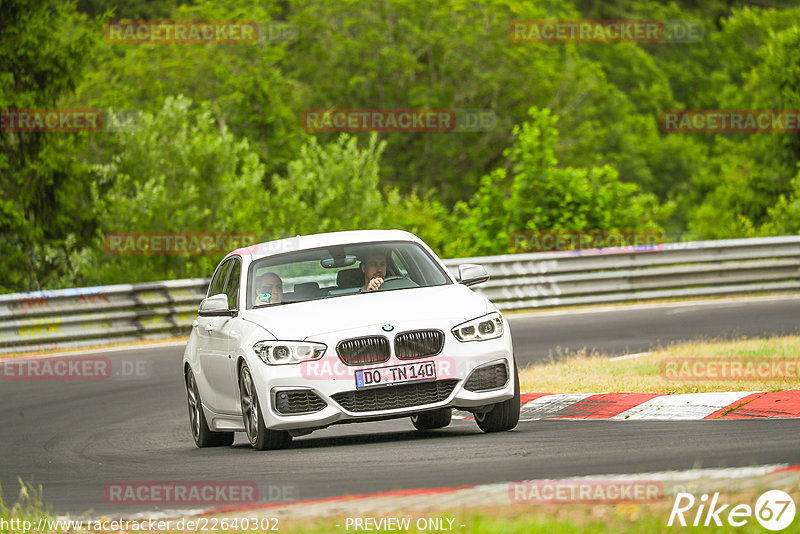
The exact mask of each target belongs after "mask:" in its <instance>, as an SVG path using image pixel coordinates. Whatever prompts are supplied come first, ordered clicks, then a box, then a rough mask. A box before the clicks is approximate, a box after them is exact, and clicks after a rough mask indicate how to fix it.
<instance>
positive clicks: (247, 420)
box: [239, 363, 292, 451]
mask: <svg viewBox="0 0 800 534" xmlns="http://www.w3.org/2000/svg"><path fill="white" fill-rule="evenodd" d="M239 398H240V400H241V404H242V418H243V419H244V429H245V433H246V434H247V439H248V441H250V445H252V446H253V448H254V449H255V450H257V451H266V450H275V449H285V448H286V447H288V446H289V445H291V443H292V436H291V435H290V434H289V433H288V432H286V431H285V430H269V429H268V428H267V427H265V426H264V418H263V417H262V416H261V406H260V404H259V402H258V393H257V392H256V386H255V384H254V383H253V377H252V376H251V375H250V369H248V368H247V364H246V363H243V364H242V367H241V368H240V369H239Z"/></svg>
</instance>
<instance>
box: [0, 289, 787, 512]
mask: <svg viewBox="0 0 800 534" xmlns="http://www.w3.org/2000/svg"><path fill="white" fill-rule="evenodd" d="M798 317H800V298H791V299H771V300H753V301H737V302H717V303H713V302H712V303H703V304H699V305H697V304H692V305H679V306H674V305H670V306H664V307H659V308H653V309H648V310H643V309H639V310H625V309H621V310H617V311H612V312H603V313H598V312H592V313H585V312H582V313H571V314H560V315H545V316H540V317H534V316H530V315H529V316H524V317H516V318H513V319H512V322H511V324H512V329H513V332H514V343H515V351H516V354H517V359H518V361H519V362H520V364H522V365H524V364H525V363H529V362H531V361H534V360H540V359H544V358H547V357H548V353H549V351H550V350H552V349H553V348H554V347H555V346H556V345H561V346H566V347H570V348H581V347H583V346H587V347H589V348H590V349H591V348H599V349H601V350H603V351H608V352H610V353H612V354H622V353H624V352H636V351H642V350H647V349H648V348H650V345H651V344H654V343H661V344H666V343H669V342H670V341H674V340H677V339H691V338H694V337H697V336H706V337H714V336H728V337H730V336H736V335H748V336H751V337H752V336H755V335H760V334H763V333H769V332H780V333H792V332H797V331H798V329H800V324H799V322H798V320H797V318H798ZM182 351H183V349H182V348H181V347H168V348H164V347H161V348H138V349H135V350H130V351H119V352H109V353H107V355H108V357H110V358H111V359H112V362H113V366H112V367H114V368H117V369H120V368H121V367H120V366H121V365H123V363H122V362H123V361H127V362H129V363H130V362H132V361H133V362H139V363H138V365H141V366H142V367H140V369H144V370H146V374H147V377H146V378H141V377H138V378H127V379H126V378H121V377H112V378H111V379H108V380H96V381H69V380H67V381H53V380H1V381H0V425H1V428H2V431H0V432H1V437H0V484H2V489H3V495H4V498H5V501H6V503H9V502H13V501H14V500H15V498H16V495H17V491H18V488H19V484H18V482H17V479H18V478H22V479H23V480H25V481H27V482H33V483H35V484H41V485H42V487H43V489H44V498H45V500H46V501H47V502H48V503H50V504H52V505H53V507H54V508H55V511H56V512H59V513H71V514H81V513H84V512H89V513H90V514H91V515H93V516H94V515H97V514H100V513H104V514H112V513H113V514H117V515H119V514H131V513H135V512H141V511H144V510H152V509H157V508H158V507H155V506H146V505H142V506H119V505H109V504H107V503H106V502H105V498H104V487H105V486H106V484H109V483H115V482H130V481H240V482H253V483H256V484H257V485H258V486H259V488H260V490H259V491H260V494H261V495H263V496H266V495H268V494H269V491H270V489H269V487H270V486H271V487H272V488H273V490H275V492H274V494H275V495H277V494H279V493H280V492H283V495H288V496H290V497H291V498H294V499H314V498H321V497H330V496H338V495H346V494H359V493H370V492H376V491H388V490H394V489H406V488H424V487H440V486H458V485H465V484H480V483H491V482H503V481H511V480H523V479H538V478H559V477H567V476H576V475H592V474H607V473H634V472H647V471H659V470H668V469H688V468H692V467H735V466H748V465H757V464H772V463H793V464H800V447H798V446H797V444H798V443H800V420H744V421H736V420H730V421H689V422H666V421H665V422H647V421H639V422H635V421H535V422H522V423H520V425H519V426H518V427H517V428H516V429H515V430H514V431H512V432H507V433H502V434H492V435H488V434H483V433H482V432H480V431H479V430H478V428H477V426H476V425H475V423H474V422H472V421H456V420H454V421H453V423H452V424H451V426H449V427H448V428H446V429H443V430H438V431H433V432H429V433H417V432H415V431H414V430H413V427H412V425H411V423H410V421H409V420H408V419H398V420H395V421H389V422H381V423H365V424H360V425H340V426H335V427H332V428H329V429H326V430H322V431H318V432H315V433H313V434H311V435H309V436H304V437H301V438H296V439H295V441H294V444H293V445H292V447H291V448H290V449H288V450H282V451H267V452H256V451H254V450H252V449H251V448H250V446H249V445H248V444H247V441H246V439H245V438H244V436H243V435H238V434H237V440H236V442H235V444H234V446H233V447H223V448H218V449H203V450H200V449H197V448H196V447H195V446H194V443H193V442H192V439H191V435H190V431H189V424H188V416H187V407H186V397H185V392H184V388H183V384H182V379H181V372H180V359H181V355H182ZM167 508H171V507H167ZM194 508H196V507H194Z"/></svg>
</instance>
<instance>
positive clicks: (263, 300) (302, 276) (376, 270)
mask: <svg viewBox="0 0 800 534" xmlns="http://www.w3.org/2000/svg"><path fill="white" fill-rule="evenodd" d="M249 273H250V274H249V279H248V291H247V307H248V308H260V307H264V306H274V305H279V304H289V303H293V302H303V301H306V300H316V299H323V298H332V297H339V296H344V295H355V294H358V293H373V292H376V291H393V290H401V289H415V288H420V287H430V286H439V285H445V284H450V283H452V282H451V280H450V278H448V276H447V274H446V273H445V272H444V270H443V269H442V268H441V267H440V265H439V264H438V263H437V262H436V261H434V259H433V258H432V257H431V256H430V254H428V252H427V251H426V250H425V249H423V248H422V247H421V246H419V245H418V244H416V243H410V242H406V241H397V242H384V243H357V244H352V245H335V246H330V247H322V248H317V249H311V250H303V251H298V252H292V253H288V254H281V255H278V256H270V257H268V258H264V259H261V260H257V261H255V262H253V263H252V265H251V266H250V271H249Z"/></svg>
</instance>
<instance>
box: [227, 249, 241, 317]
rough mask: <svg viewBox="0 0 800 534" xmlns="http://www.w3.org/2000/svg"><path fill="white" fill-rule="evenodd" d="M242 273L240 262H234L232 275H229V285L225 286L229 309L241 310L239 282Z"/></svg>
mask: <svg viewBox="0 0 800 534" xmlns="http://www.w3.org/2000/svg"><path fill="white" fill-rule="evenodd" d="M241 273H242V265H241V263H239V260H233V264H232V265H231V274H230V275H228V283H226V284H225V294H226V295H228V309H229V310H237V309H239V280H240V277H241Z"/></svg>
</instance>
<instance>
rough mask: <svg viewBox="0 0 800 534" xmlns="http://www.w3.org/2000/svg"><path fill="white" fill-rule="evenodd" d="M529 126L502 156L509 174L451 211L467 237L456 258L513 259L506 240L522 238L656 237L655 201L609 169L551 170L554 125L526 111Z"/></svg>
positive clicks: (544, 113)
mask: <svg viewBox="0 0 800 534" xmlns="http://www.w3.org/2000/svg"><path fill="white" fill-rule="evenodd" d="M529 115H530V120H529V121H526V122H525V123H523V124H522V125H520V126H515V127H514V136H515V137H516V141H515V143H514V145H513V146H512V147H511V148H509V149H508V150H506V152H505V156H506V157H507V158H508V161H509V164H510V167H511V173H510V174H509V175H508V176H507V175H506V173H505V172H504V171H503V170H502V169H500V170H497V171H495V173H494V174H492V175H489V176H485V177H484V178H483V179H482V181H481V189H480V190H479V192H478V194H477V195H476V196H475V197H473V199H472V200H471V201H470V202H469V203H461V204H459V205H458V206H457V208H456V212H457V217H456V219H458V220H462V221H463V224H464V228H465V230H466V232H464V234H463V237H462V239H461V241H459V242H458V248H457V249H455V250H452V252H453V253H456V254H457V255H484V254H503V253H508V252H511V251H512V247H511V246H510V242H509V236H510V235H511V232H513V231H525V230H544V231H550V230H585V231H595V230H659V229H660V228H659V226H658V225H657V224H656V223H655V222H654V221H655V219H656V218H657V217H659V216H663V213H661V214H660V213H659V207H658V202H657V200H656V198H655V196H654V195H652V194H650V193H641V192H640V191H639V187H638V186H636V184H631V183H626V182H622V181H620V180H619V176H618V174H617V172H616V170H615V169H613V168H612V167H609V166H603V167H593V168H573V167H566V168H560V167H557V165H558V160H557V158H556V156H555V152H554V147H555V144H556V142H557V140H558V131H557V130H556V123H557V122H558V117H556V116H553V115H551V114H550V111H549V110H547V109H544V110H540V109H537V108H531V109H530V111H529Z"/></svg>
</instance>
